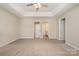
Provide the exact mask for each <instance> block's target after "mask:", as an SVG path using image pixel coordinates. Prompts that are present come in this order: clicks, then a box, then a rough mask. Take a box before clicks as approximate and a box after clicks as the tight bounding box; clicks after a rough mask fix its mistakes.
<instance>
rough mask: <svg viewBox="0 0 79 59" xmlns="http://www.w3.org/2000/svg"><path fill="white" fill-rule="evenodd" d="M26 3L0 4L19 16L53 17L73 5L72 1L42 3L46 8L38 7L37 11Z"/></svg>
mask: <svg viewBox="0 0 79 59" xmlns="http://www.w3.org/2000/svg"><path fill="white" fill-rule="evenodd" d="M27 4H28V3H1V4H0V6H1V7H2V8H5V9H6V10H8V11H9V12H11V13H13V14H15V15H17V16H19V17H53V16H56V15H59V14H62V13H64V12H66V11H67V10H69V9H70V8H72V7H73V6H75V5H76V4H75V3H74V4H72V3H44V4H46V5H47V6H48V8H40V9H39V11H36V9H35V8H34V7H32V6H26V5H27Z"/></svg>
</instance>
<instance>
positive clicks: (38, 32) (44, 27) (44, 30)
mask: <svg viewBox="0 0 79 59" xmlns="http://www.w3.org/2000/svg"><path fill="white" fill-rule="evenodd" d="M34 39H48V22H34Z"/></svg>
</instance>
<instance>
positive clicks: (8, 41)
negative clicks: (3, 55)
mask: <svg viewBox="0 0 79 59" xmlns="http://www.w3.org/2000/svg"><path fill="white" fill-rule="evenodd" d="M16 40H18V39H15V40H11V41H8V42H6V43H3V44H2V45H0V47H3V46H5V45H8V44H9V43H12V42H14V41H16Z"/></svg>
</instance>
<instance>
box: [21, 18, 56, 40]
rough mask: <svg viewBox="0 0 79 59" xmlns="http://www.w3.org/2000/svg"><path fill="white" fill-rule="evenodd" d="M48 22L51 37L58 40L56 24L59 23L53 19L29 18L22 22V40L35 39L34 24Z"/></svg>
mask: <svg viewBox="0 0 79 59" xmlns="http://www.w3.org/2000/svg"><path fill="white" fill-rule="evenodd" d="M35 21H40V22H44V21H47V22H48V23H49V37H50V38H51V39H56V35H57V34H56V26H57V25H56V24H57V21H56V19H54V18H51V17H47V18H46V17H34V18H33V17H27V18H24V19H22V20H21V21H20V26H21V27H20V38H33V37H34V22H35Z"/></svg>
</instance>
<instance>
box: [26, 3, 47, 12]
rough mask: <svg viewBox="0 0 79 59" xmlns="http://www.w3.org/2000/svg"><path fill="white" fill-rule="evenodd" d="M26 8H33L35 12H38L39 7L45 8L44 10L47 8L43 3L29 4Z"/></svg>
mask: <svg viewBox="0 0 79 59" xmlns="http://www.w3.org/2000/svg"><path fill="white" fill-rule="evenodd" d="M26 6H34V7H35V8H36V11H38V10H39V9H40V8H41V7H45V8H47V7H48V6H47V5H46V4H43V3H30V4H27V5H26Z"/></svg>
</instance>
